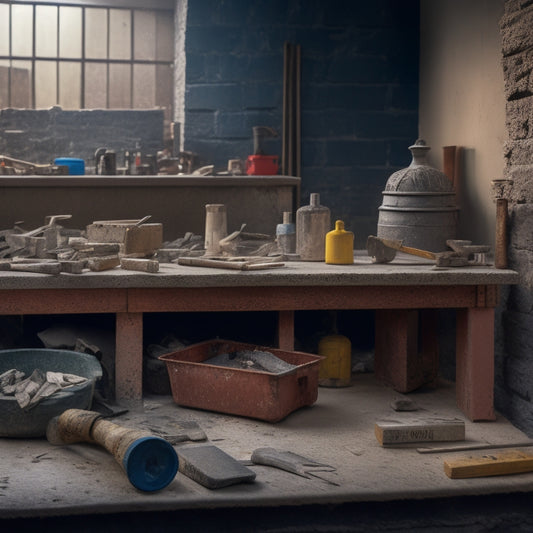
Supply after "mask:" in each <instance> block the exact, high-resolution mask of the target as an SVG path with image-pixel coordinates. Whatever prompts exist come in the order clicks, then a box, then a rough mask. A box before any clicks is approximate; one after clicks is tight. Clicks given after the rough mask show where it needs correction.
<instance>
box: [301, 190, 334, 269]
mask: <svg viewBox="0 0 533 533" xmlns="http://www.w3.org/2000/svg"><path fill="white" fill-rule="evenodd" d="M330 224H331V214H330V210H329V208H328V207H326V206H323V205H320V195H319V194H318V193H311V198H310V204H309V205H305V206H303V207H300V209H298V211H296V253H297V254H298V255H299V256H300V260H301V261H324V259H325V254H326V234H327V232H328V231H329V228H330Z"/></svg>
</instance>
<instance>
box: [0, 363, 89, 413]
mask: <svg viewBox="0 0 533 533" xmlns="http://www.w3.org/2000/svg"><path fill="white" fill-rule="evenodd" d="M86 381H87V378H84V377H82V376H76V375H74V374H67V373H63V372H46V373H45V372H43V371H42V370H40V369H38V368H37V369H35V370H34V371H33V372H32V374H31V375H30V376H29V377H26V374H25V373H24V372H22V371H20V370H17V369H15V368H13V369H10V370H8V371H7V372H4V373H3V374H2V375H0V392H1V393H2V394H4V395H5V396H14V397H15V398H16V400H17V403H18V404H19V406H20V407H21V409H26V410H29V409H31V408H33V407H35V406H36V405H37V404H38V403H39V402H41V401H42V400H44V399H45V398H48V397H49V396H52V394H54V393H56V392H58V391H60V390H63V389H65V388H68V387H71V386H73V385H80V384H81V383H85V382H86Z"/></svg>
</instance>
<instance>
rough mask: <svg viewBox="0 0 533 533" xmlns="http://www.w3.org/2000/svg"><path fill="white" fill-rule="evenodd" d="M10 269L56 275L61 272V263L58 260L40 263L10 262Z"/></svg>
mask: <svg viewBox="0 0 533 533" xmlns="http://www.w3.org/2000/svg"><path fill="white" fill-rule="evenodd" d="M11 270H18V271H19V272H35V273H38V274H51V275H53V276H57V275H58V274H60V273H61V263H58V262H42V263H19V262H13V263H11Z"/></svg>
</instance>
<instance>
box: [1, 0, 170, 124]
mask: <svg viewBox="0 0 533 533" xmlns="http://www.w3.org/2000/svg"><path fill="white" fill-rule="evenodd" d="M0 4H4V5H8V7H9V21H10V23H9V44H8V47H9V50H8V55H0V61H9V67H10V68H9V70H8V89H7V106H5V107H11V106H12V103H13V95H12V67H14V66H16V65H14V64H13V63H15V64H16V63H17V62H28V63H30V64H31V72H30V102H29V107H28V108H29V109H36V108H37V107H36V80H35V78H36V64H41V62H43V63H46V62H53V63H55V64H56V72H55V78H56V79H55V91H56V94H55V102H56V103H55V104H54V105H60V104H59V101H60V98H61V96H60V87H61V81H60V74H61V65H62V64H66V63H70V64H75V63H77V64H79V65H80V70H81V74H80V84H79V91H80V94H79V108H78V107H76V108H75V109H94V107H90V108H87V107H86V104H87V97H86V92H87V87H86V70H87V65H89V64H92V65H97V64H101V65H105V67H106V95H105V100H106V102H105V106H98V108H101V107H104V108H105V109H110V108H113V107H112V106H110V76H109V71H110V67H111V68H112V65H126V66H127V68H128V69H129V73H130V76H129V98H128V101H129V105H128V106H127V107H123V108H124V109H145V108H146V107H135V102H136V99H135V92H134V86H135V76H134V72H135V69H136V67H137V66H139V65H149V66H153V69H154V73H155V74H154V75H155V76H157V71H158V69H160V68H163V69H164V68H167V67H168V68H169V69H170V73H169V74H170V79H171V80H172V79H173V70H174V50H173V49H172V50H170V55H169V59H165V60H162V59H158V58H157V55H156V56H155V57H154V59H137V58H136V57H135V50H134V47H135V12H136V11H147V12H155V13H156V14H157V13H167V14H168V16H169V17H171V20H172V21H173V20H174V11H175V2H174V1H173V0H152V1H151V2H150V5H149V6H146V2H145V1H142V0H115V1H113V2H111V1H102V0H85V1H79V0H78V1H75V0H61V1H55V0H8V1H2V2H0ZM16 5H26V6H31V8H32V51H31V55H30V56H23V55H22V56H21V55H13V53H12V46H13V42H12V38H11V37H12V6H16ZM41 6H53V7H57V8H58V9H57V18H58V23H57V28H56V35H57V43H58V46H57V53H56V56H55V57H52V56H38V55H37V54H36V27H37V23H36V12H37V8H38V7H41ZM61 7H77V8H80V9H81V32H82V35H81V37H80V38H81V57H79V58H73V57H62V56H61V55H60V53H61V50H60V47H59V37H60V33H61V28H60V24H59V20H60V8H61ZM94 8H100V9H105V10H106V16H107V21H108V24H107V28H106V35H105V38H106V39H107V41H108V46H107V52H106V54H107V57H105V58H93V57H90V58H88V57H87V56H86V35H85V32H86V13H87V9H94ZM112 10H124V11H129V22H130V49H129V59H124V58H120V59H113V58H111V57H110V47H109V35H110V32H111V28H110V25H109V20H110V14H111V13H112ZM172 37H173V40H174V39H175V36H174V28H173V29H172ZM156 49H157V46H156ZM156 53H157V50H156ZM154 86H155V87H157V82H156V80H154ZM172 93H173V91H171V94H170V95H169V100H168V102H167V101H166V99H165V105H164V107H166V106H167V105H168V109H167V113H166V116H167V118H170V117H172V116H173V107H174V102H173V97H172ZM158 106H161V102H158V93H157V90H155V92H154V107H158ZM162 107H163V106H162ZM73 109H74V108H73Z"/></svg>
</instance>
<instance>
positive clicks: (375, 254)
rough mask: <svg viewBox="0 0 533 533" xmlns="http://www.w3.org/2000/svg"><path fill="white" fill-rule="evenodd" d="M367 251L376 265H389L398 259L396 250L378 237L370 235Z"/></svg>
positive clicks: (367, 241)
mask: <svg viewBox="0 0 533 533" xmlns="http://www.w3.org/2000/svg"><path fill="white" fill-rule="evenodd" d="M366 251H367V253H368V256H369V257H371V258H372V261H373V262H374V263H389V262H390V261H392V260H393V259H394V258H395V257H396V250H395V249H394V248H390V247H389V246H386V245H385V244H384V243H383V242H382V241H381V240H380V239H379V238H378V237H374V235H369V236H368V239H367V240H366Z"/></svg>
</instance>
